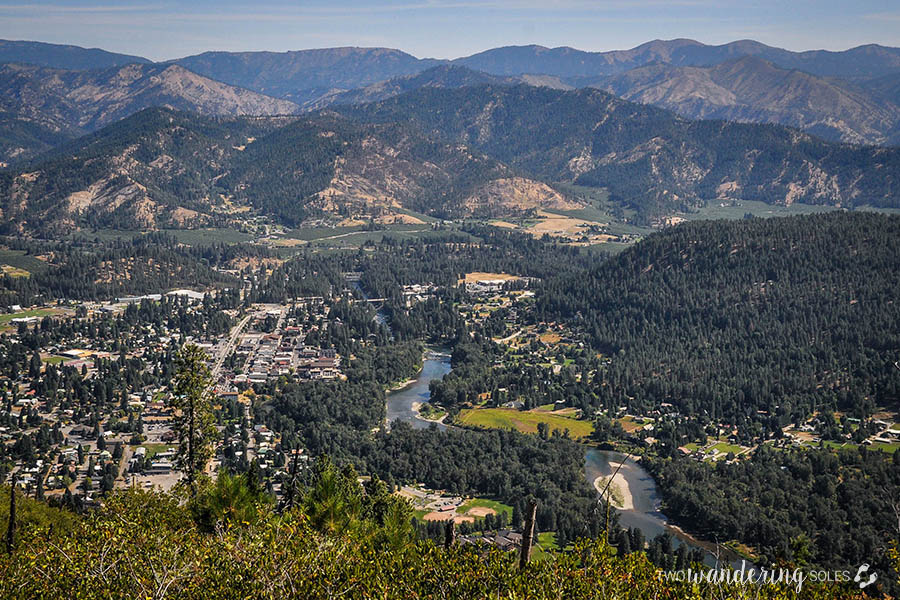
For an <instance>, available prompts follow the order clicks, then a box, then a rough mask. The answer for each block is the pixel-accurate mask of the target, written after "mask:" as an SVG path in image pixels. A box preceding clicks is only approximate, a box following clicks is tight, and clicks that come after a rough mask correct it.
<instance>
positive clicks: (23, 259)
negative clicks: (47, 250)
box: [0, 250, 47, 277]
mask: <svg viewBox="0 0 900 600" xmlns="http://www.w3.org/2000/svg"><path fill="white" fill-rule="evenodd" d="M0 265H6V266H9V267H11V269H12V270H13V271H12V272H10V273H9V274H10V275H12V276H14V277H15V276H16V275H17V273H16V272H15V271H14V270H20V271H27V272H28V273H37V272H39V271H43V270H44V269H46V268H47V263H45V262H44V261H42V260H38V259H37V258H35V257H33V256H31V255H28V254H25V251H24V250H0Z"/></svg>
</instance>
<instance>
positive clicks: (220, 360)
mask: <svg viewBox="0 0 900 600" xmlns="http://www.w3.org/2000/svg"><path fill="white" fill-rule="evenodd" d="M254 314H255V313H253V312H251V313H250V314H248V315H247V316H245V317H244V318H243V319H241V321H240V322H239V323H238V324H237V325H235V326H234V327H232V328H231V333H230V334H229V335H228V341H227V342H226V343H225V345H224V346H223V347H222V350H221V351H220V352H219V355H218V356H217V357H216V362H215V363H214V364H213V368H212V370H211V373H212V380H213V381H218V380H219V371H221V370H222V365H223V364H224V363H225V359H226V358H228V355H229V354H231V352H232V351H233V350H234V347H235V345H237V341H238V339H239V338H240V337H241V333H242V332H243V331H244V327H246V326H247V323H249V322H250V319H251V318H252V317H253V315H254Z"/></svg>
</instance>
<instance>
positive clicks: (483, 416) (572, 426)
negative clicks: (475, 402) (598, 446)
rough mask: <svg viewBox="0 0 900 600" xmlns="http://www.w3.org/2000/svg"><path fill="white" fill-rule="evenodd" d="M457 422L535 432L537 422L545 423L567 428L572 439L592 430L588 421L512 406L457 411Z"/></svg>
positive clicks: (563, 429)
mask: <svg viewBox="0 0 900 600" xmlns="http://www.w3.org/2000/svg"><path fill="white" fill-rule="evenodd" d="M458 419H459V422H460V423H463V424H465V425H471V426H474V427H484V428H487V429H515V430H516V431H520V432H522V433H537V430H538V429H537V426H538V423H546V424H547V425H549V426H550V431H553V430H559V431H560V432H563V431H565V430H566V429H568V430H569V435H570V436H571V437H572V438H574V439H579V438H583V437H587V436H589V435H590V434H591V433H593V431H594V424H593V423H591V422H590V421H579V420H577V419H572V418H570V417H564V416H561V415H555V414H552V413H547V412H538V411H521V410H516V409H514V408H475V409H465V410H462V411H460V413H459V417H458Z"/></svg>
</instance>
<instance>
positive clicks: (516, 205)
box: [0, 108, 579, 233]
mask: <svg viewBox="0 0 900 600" xmlns="http://www.w3.org/2000/svg"><path fill="white" fill-rule="evenodd" d="M0 206H2V210H3V220H4V222H5V227H6V230H7V231H22V232H35V231H42V232H45V233H47V232H51V231H60V230H68V229H71V228H72V227H81V226H86V225H90V226H94V225H98V226H107V227H110V226H111V227H118V228H149V229H152V228H156V227H160V226H173V227H192V226H197V225H222V224H228V223H239V222H242V221H243V220H245V219H246V218H248V216H252V215H253V214H262V215H267V216H270V217H273V218H275V219H276V220H277V221H279V222H282V223H284V224H286V225H289V226H296V225H298V224H299V223H301V222H302V221H303V220H304V219H306V218H308V217H312V216H325V217H331V218H335V219H342V218H364V219H369V218H381V217H386V218H392V216H393V215H397V214H399V213H398V211H399V210H400V209H412V210H416V211H421V212H429V213H433V214H436V215H438V216H441V215H458V216H467V215H476V216H497V215H499V216H502V215H508V214H517V213H520V212H522V211H525V210H528V209H531V208H535V207H549V208H577V207H578V206H579V205H578V204H574V203H571V202H569V201H567V200H566V199H564V198H563V197H562V196H561V195H560V194H559V193H557V192H556V191H554V190H552V189H551V188H549V187H548V186H546V185H545V184H543V183H540V182H536V181H531V180H529V179H527V178H524V177H521V176H520V175H519V174H518V173H517V172H516V171H515V170H513V169H510V168H509V167H507V166H505V165H504V164H502V163H500V162H498V161H497V160H496V159H492V158H489V157H487V156H485V155H483V154H481V153H479V152H474V151H471V150H469V149H467V148H466V147H464V146H460V145H458V144H448V143H446V142H443V141H438V140H435V139H433V138H429V137H427V136H423V135H422V134H421V132H419V131H417V130H416V129H415V128H414V127H409V126H405V125H401V124H395V123H387V124H360V123H357V122H354V121H352V120H348V119H346V118H343V117H337V116H334V115H324V116H318V117H315V118H311V119H298V118H293V117H283V118H247V119H214V118H207V117H200V116H197V115H192V114H187V113H179V112H176V111H171V110H166V109H159V108H154V109H148V110H146V111H143V112H141V113H139V114H137V115H134V116H132V117H130V118H128V119H125V120H123V121H120V122H118V123H115V124H113V125H111V126H109V127H107V128H105V129H103V130H101V131H99V132H97V133H95V134H92V135H90V136H87V137H85V138H82V139H79V140H76V141H75V142H73V143H72V144H70V145H69V146H66V147H63V148H60V149H58V150H55V151H53V152H51V153H49V154H48V155H46V156H43V157H41V158H40V159H36V160H35V161H32V162H31V163H28V164H25V165H23V166H22V167H21V168H19V169H17V170H16V171H11V172H9V171H8V172H6V173H0ZM247 209H250V211H251V212H250V213H249V214H248V213H247V212H246V211H247Z"/></svg>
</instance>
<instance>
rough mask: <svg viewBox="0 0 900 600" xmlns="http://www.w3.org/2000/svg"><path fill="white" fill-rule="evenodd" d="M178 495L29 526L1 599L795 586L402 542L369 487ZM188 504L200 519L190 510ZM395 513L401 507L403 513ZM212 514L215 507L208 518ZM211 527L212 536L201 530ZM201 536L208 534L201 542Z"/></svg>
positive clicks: (237, 487)
mask: <svg viewBox="0 0 900 600" xmlns="http://www.w3.org/2000/svg"><path fill="white" fill-rule="evenodd" d="M225 481H226V483H225V484H224V485H217V486H214V487H213V488H212V489H210V490H209V491H207V492H204V494H202V495H201V496H200V497H199V498H198V499H197V500H196V501H194V502H192V503H191V504H190V505H189V506H188V507H184V506H180V505H179V503H178V500H177V498H176V497H173V496H167V495H162V494H152V493H145V492H134V491H125V492H120V493H117V494H113V495H111V496H110V497H108V498H107V499H106V502H105V505H104V506H103V507H102V508H100V509H99V510H97V511H96V512H94V513H91V514H90V515H87V516H85V517H83V518H80V519H78V520H77V523H76V524H75V526H74V529H73V531H72V533H71V534H68V533H60V532H59V531H58V530H56V529H55V530H54V531H53V532H50V533H48V532H47V531H46V530H41V529H29V530H28V531H27V532H26V533H24V534H23V538H22V539H21V540H20V542H19V544H18V546H17V549H16V551H15V552H14V553H13V554H12V555H8V554H6V553H3V554H2V555H0V595H3V596H4V597H22V598H37V597H41V598H48V597H49V598H62V597H65V598H72V599H73V600H74V599H85V600H86V599H93V598H98V599H99V598H110V597H141V598H145V597H146V598H171V599H179V598H191V599H196V598H217V599H219V598H241V599H247V598H259V599H263V598H298V599H299V598H302V599H304V600H306V599H311V598H334V597H336V596H346V597H353V598H435V597H442V598H459V599H468V598H471V599H473V600H474V599H476V598H477V599H481V598H485V597H496V598H573V599H579V598H585V599H587V598H591V599H598V598H599V599H605V598H608V599H612V598H628V599H632V598H634V599H637V598H648V599H649V598H661V597H665V598H683V599H688V598H691V599H706V598H710V599H712V598H720V597H732V598H744V597H746V598H751V597H752V598H759V599H763V600H764V599H767V598H797V597H801V594H800V593H799V592H798V591H797V589H796V583H790V584H780V585H774V586H770V585H762V586H760V587H758V588H757V587H755V586H740V585H730V584H727V583H723V584H719V585H716V584H713V585H692V584H690V583H678V582H675V581H666V580H665V579H660V578H659V576H658V575H657V570H656V568H655V567H654V566H653V565H652V564H651V563H650V562H649V561H648V560H647V558H646V555H644V554H643V553H632V554H629V555H628V556H627V557H618V556H616V555H615V550H614V549H613V548H611V547H610V546H608V545H606V544H605V543H604V542H603V541H599V540H598V541H588V540H585V541H582V542H579V543H578V544H577V545H576V546H574V548H573V550H572V551H571V552H566V553H560V554H549V555H548V554H546V553H545V554H544V556H543V558H542V559H541V560H533V561H532V562H531V563H530V564H529V565H528V566H527V568H525V569H524V570H521V571H520V570H518V568H517V564H518V561H517V556H516V555H515V553H504V552H502V551H500V550H497V549H491V548H479V547H475V546H460V545H456V546H454V547H453V548H451V549H449V550H447V549H443V548H439V547H436V546H435V545H434V544H433V543H431V542H428V541H417V542H412V541H410V539H409V536H410V535H411V530H410V529H409V525H408V523H407V524H406V525H404V522H403V518H402V515H403V514H404V513H405V514H409V512H410V508H409V506H408V505H406V503H405V502H403V501H400V500H398V499H396V498H392V497H390V496H387V495H385V490H384V487H383V486H379V484H378V483H377V482H375V483H373V484H372V485H370V486H367V489H366V490H365V491H364V490H363V489H362V488H360V487H359V485H358V484H357V483H356V482H355V481H354V480H351V479H347V478H345V476H342V475H341V474H338V473H336V472H335V471H324V472H322V473H320V475H319V476H318V479H317V483H315V484H314V485H313V486H312V487H311V488H310V489H309V490H308V491H307V492H306V493H305V494H304V497H303V498H302V499H301V500H300V501H299V502H298V505H299V506H300V508H296V509H294V510H288V511H286V512H284V513H283V514H278V513H275V512H273V511H272V510H271V509H270V508H268V507H267V506H266V504H265V503H263V502H261V501H260V500H259V499H258V497H257V496H256V495H255V494H256V493H255V492H253V490H252V488H251V489H248V487H247V486H248V483H246V480H245V478H244V477H237V478H227V479H226V480H225ZM192 506H193V507H195V508H196V509H197V510H195V509H193V508H191V507H192ZM404 506H405V508H404ZM210 509H212V510H210ZM209 525H213V529H212V530H210V529H208V526H209ZM208 531H211V532H209V533H208ZM802 597H804V598H855V597H860V596H859V595H858V594H857V593H855V592H854V591H853V590H852V589H851V588H850V587H849V586H848V585H846V584H842V585H827V584H826V585H821V584H815V583H810V582H806V583H805V584H804V585H802Z"/></svg>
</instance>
